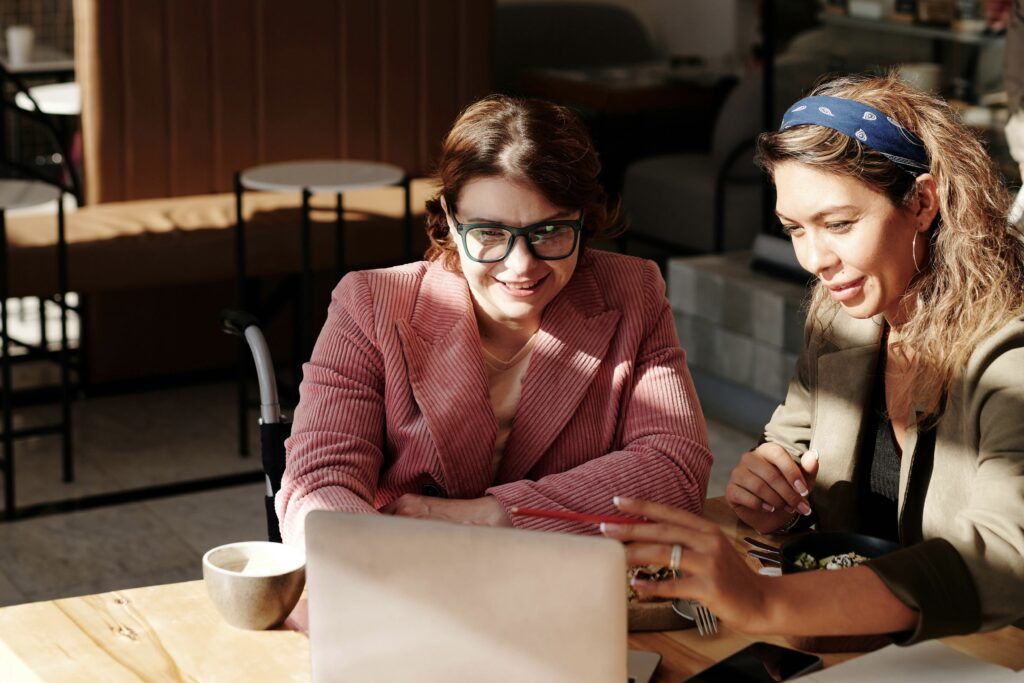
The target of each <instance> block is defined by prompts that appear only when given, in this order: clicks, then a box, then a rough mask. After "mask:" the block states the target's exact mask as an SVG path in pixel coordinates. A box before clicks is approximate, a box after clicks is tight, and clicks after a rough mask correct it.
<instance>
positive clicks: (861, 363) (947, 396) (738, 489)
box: [604, 76, 1024, 644]
mask: <svg viewBox="0 0 1024 683" xmlns="http://www.w3.org/2000/svg"><path fill="white" fill-rule="evenodd" d="M758 157H759V161H760V164H761V165H762V167H763V168H764V169H765V170H766V171H767V172H768V174H769V175H770V176H771V177H772V179H773V181H774V183H775V186H776V189H777V195H778V200H777V204H776V209H777V211H776V213H777V214H778V216H779V219H780V221H781V222H782V225H783V228H784V229H785V231H786V232H788V233H789V234H790V236H791V237H792V241H793V248H794V249H795V251H796V256H797V258H798V259H799V261H800V264H801V265H802V266H803V267H804V268H805V269H806V270H807V271H809V272H810V273H812V274H813V275H814V276H815V277H816V278H817V281H818V282H817V285H816V286H815V291H814V294H813V298H812V301H811V304H810V311H809V315H808V322H807V328H806V348H805V351H804V352H803V354H802V355H801V357H800V360H799V362H798V365H797V368H796V372H795V375H794V378H793V380H792V381H791V383H790V386H789V392H788V394H787V396H786V400H785V403H783V404H782V405H781V406H779V407H778V409H777V410H776V411H775V414H774V415H773V416H772V419H771V421H770V422H769V423H768V425H767V426H766V427H765V430H764V436H763V439H762V444H761V445H760V446H758V447H757V448H756V449H755V450H753V451H751V452H749V453H745V454H744V455H743V457H742V460H741V462H740V464H739V465H738V466H737V467H736V469H735V470H734V471H733V473H732V476H731V478H730V481H729V484H728V486H727V488H726V499H727V501H728V502H729V504H730V505H731V506H732V508H733V509H734V510H735V512H736V514H737V515H738V516H739V517H740V519H742V520H743V521H745V522H746V523H748V524H750V525H751V526H753V527H754V528H755V529H757V530H758V531H760V532H762V533H787V532H793V531H799V530H804V529H807V528H809V527H810V526H811V524H813V523H814V522H815V521H816V522H817V528H818V529H819V530H823V531H854V532H861V533H867V534H870V535H873V536H880V537H884V538H889V539H892V540H894V541H897V542H898V543H899V545H900V546H901V548H900V549H899V550H897V551H895V552H892V553H890V554H888V555H886V556H884V557H882V558H878V559H876V560H872V561H871V562H869V563H866V564H865V565H863V566H857V567H853V568H850V569H844V570H842V571H820V572H805V573H801V574H794V575H787V576H783V577H779V578H774V577H765V576H760V575H758V574H755V573H754V572H753V571H752V570H751V569H750V568H749V567H748V565H747V564H746V563H745V561H744V560H743V559H742V558H741V557H740V555H739V554H738V553H737V552H736V551H735V550H734V549H733V548H732V546H731V545H730V543H728V542H727V541H726V539H725V537H724V536H723V535H722V533H721V532H720V531H719V530H718V529H717V527H715V525H713V524H710V523H708V522H705V521H703V520H701V519H699V518H698V517H695V516H693V515H691V514H688V513H686V512H683V511H680V510H675V509H672V508H670V507H667V506H663V505H657V504H653V503H647V502H643V501H636V500H629V499H619V501H618V504H619V508H620V509H621V510H622V511H623V512H626V513H630V514H635V515H643V516H646V517H648V518H650V519H652V520H655V521H657V522H659V524H652V525H647V526H643V525H638V526H617V525H615V526H613V525H607V526H606V527H605V529H604V531H605V533H606V534H607V535H609V536H612V537H614V538H619V539H622V540H625V541H632V543H631V544H630V547H629V549H628V552H629V556H630V560H631V562H634V563H639V564H651V563H659V564H662V565H669V564H673V565H675V566H673V567H672V568H673V569H677V570H680V571H681V576H682V577H683V578H679V579H677V580H674V581H666V582H662V583H657V584H654V583H645V584H643V585H640V586H638V587H637V588H638V590H639V592H640V593H641V594H642V595H658V596H673V597H683V598H690V599H695V600H699V601H701V602H703V603H704V604H705V605H707V607H709V608H710V610H711V611H712V612H713V613H716V614H717V615H718V616H719V617H721V618H722V619H723V620H724V621H726V622H727V623H729V624H731V625H733V626H735V627H736V628H739V629H741V630H745V631H749V632H753V633H775V634H783V635H792V636H829V635H863V634H890V635H891V636H892V637H893V638H894V639H895V640H896V641H897V642H900V643H903V644H906V643H912V642H917V641H920V640H924V639H928V638H938V637H943V636H948V635H953V634H962V633H971V632H974V631H979V630H989V629H994V628H998V627H1000V626H1004V625H1006V624H1010V623H1014V622H1019V621H1020V620H1021V619H1022V617H1024V242H1022V240H1021V238H1020V235H1019V234H1017V233H1016V232H1015V231H1014V230H1013V229H1012V228H1010V227H1009V226H1008V225H1007V221H1006V212H1007V208H1008V207H1009V195H1008V193H1007V191H1006V190H1005V189H1004V187H1003V186H1002V185H1001V183H1000V181H999V179H998V177H997V176H996V174H995V172H994V170H993V166H992V164H991V162H990V160H989V158H988V156H987V155H986V153H985V149H984V147H983V146H982V145H981V143H980V142H979V141H978V140H977V139H976V138H975V136H974V135H973V134H971V133H970V132H969V131H968V130H967V129H966V128H965V127H964V126H963V125H962V124H960V123H959V122H958V121H957V119H956V117H955V116H954V114H953V113H952V112H951V111H950V109H949V107H948V106H947V105H946V104H945V103H944V102H943V101H941V100H940V99H938V98H935V97H932V96H929V95H925V94H923V93H920V92H918V91H915V90H913V89H911V88H909V87H907V86H906V85H903V84H901V83H900V82H898V81H897V80H896V79H895V78H894V77H891V76H890V77H878V78H862V77H858V78H854V77H847V78H840V79H836V80H833V81H831V82H828V83H826V84H824V85H822V86H820V87H818V88H816V89H815V91H814V92H813V94H812V96H811V97H807V98H805V99H803V100H800V101H799V102H797V103H795V104H794V105H792V106H791V107H790V108H789V109H788V110H787V112H786V114H785V116H784V118H783V122H782V126H781V128H780V130H779V131H777V132H772V133H765V134H762V135H761V137H760V139H759V141H758Z"/></svg>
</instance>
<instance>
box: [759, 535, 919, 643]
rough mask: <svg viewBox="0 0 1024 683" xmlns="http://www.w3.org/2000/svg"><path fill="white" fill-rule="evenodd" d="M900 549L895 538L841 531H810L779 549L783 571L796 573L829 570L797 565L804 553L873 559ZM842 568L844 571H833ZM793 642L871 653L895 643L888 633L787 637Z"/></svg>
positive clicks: (814, 555) (820, 556) (818, 557)
mask: <svg viewBox="0 0 1024 683" xmlns="http://www.w3.org/2000/svg"><path fill="white" fill-rule="evenodd" d="M898 548H899V545H897V544H896V543H893V542H892V541H886V540H884V539H881V538H875V537H874V536H865V535H864V534H847V533H840V532H821V533H809V534H804V535H803V536H798V537H796V538H794V539H791V540H789V541H786V542H785V543H783V544H782V547H780V548H779V552H780V553H781V554H782V573H783V574H795V573H797V572H806V571H828V570H820V569H813V570H812V569H804V568H803V567H800V566H799V565H797V564H796V558H797V557H798V556H799V555H800V553H809V554H810V555H811V556H812V557H814V558H815V559H817V560H820V559H822V558H824V557H828V556H829V555H838V554H840V553H848V552H855V553H857V554H858V555H863V556H864V557H867V558H870V559H873V558H876V557H881V556H882V555H885V554H886V553H891V552H892V551H894V550H896V549H898ZM833 571H842V570H833ZM786 640H788V641H789V644H790V645H792V646H793V647H795V648H797V649H799V650H807V651H809V652H870V651H871V650H877V649H878V648H880V647H884V646H886V645H889V644H890V643H892V639H891V638H890V637H889V636H887V635H875V636H792V637H788V638H786Z"/></svg>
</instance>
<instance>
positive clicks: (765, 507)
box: [761, 503, 775, 512]
mask: <svg viewBox="0 0 1024 683" xmlns="http://www.w3.org/2000/svg"><path fill="white" fill-rule="evenodd" d="M761 509H762V510H764V511H765V512H775V506H774V505H769V504H768V503H761Z"/></svg>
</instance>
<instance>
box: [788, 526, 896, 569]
mask: <svg viewBox="0 0 1024 683" xmlns="http://www.w3.org/2000/svg"><path fill="white" fill-rule="evenodd" d="M898 548H899V545H897V544H896V543H893V542H892V541H886V540H884V539H881V538H875V537H874V536H865V535H864V534H847V533H841V532H821V533H810V534H804V535H803V536H798V537H796V538H794V539H791V540H789V541H786V542H785V543H783V544H782V547H781V548H779V552H780V553H781V554H782V573H783V574H795V573H797V572H804V571H817V570H808V569H804V568H803V567H801V566H799V565H797V564H796V558H797V557H799V556H800V554H801V553H808V554H809V555H811V557H813V558H815V559H816V560H820V559H822V558H825V557H828V556H829V555H839V554H841V553H849V552H854V553H857V554H858V555H863V556H864V557H867V558H869V559H874V558H876V557H881V556H882V555H885V554H887V553H891V552H892V551H894V550H896V549H898Z"/></svg>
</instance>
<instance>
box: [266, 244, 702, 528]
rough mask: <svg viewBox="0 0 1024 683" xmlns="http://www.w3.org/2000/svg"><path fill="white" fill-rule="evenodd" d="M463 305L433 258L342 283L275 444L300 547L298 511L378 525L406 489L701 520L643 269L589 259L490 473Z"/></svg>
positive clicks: (463, 287)
mask: <svg viewBox="0 0 1024 683" xmlns="http://www.w3.org/2000/svg"><path fill="white" fill-rule="evenodd" d="M470 297H471V295H470V291H469V286H468V284H467V283H466V280H465V278H464V277H463V276H462V275H461V274H458V273H452V272H450V271H447V270H445V269H444V267H443V266H442V264H441V262H440V261H435V262H419V263H412V264H408V265H404V266H399V267H395V268H388V269H383V270H369V271H360V272H353V273H349V274H348V275H346V276H345V277H344V278H343V279H342V281H341V282H340V283H339V284H338V286H337V288H336V289H335V290H334V294H333V297H332V301H331V305H330V309H329V312H328V318H327V322H326V324H325V325H324V328H323V330H322V331H321V333H320V337H319V338H318V339H317V342H316V346H315V348H314V349H313V356H312V358H311V359H310V361H309V363H307V364H306V365H305V366H304V369H303V379H302V384H301V387H300V401H299V405H298V407H297V408H296V410H295V419H294V425H293V429H292V435H291V437H290V438H289V439H288V441H287V466H286V469H285V473H284V479H283V482H282V487H281V491H280V492H279V493H278V495H277V500H276V503H277V512H278V516H279V518H280V519H281V530H282V535H283V537H284V539H285V541H286V542H290V543H302V539H303V537H304V535H303V523H304V519H305V517H306V514H307V513H309V512H310V511H311V510H316V509H322V508H326V509H334V510H345V511H359V512H375V511H376V510H378V509H379V508H381V507H383V506H384V505H387V504H388V503H389V502H391V501H392V500H394V499H395V498H398V497H399V496H401V495H402V494H404V493H418V494H423V493H427V494H433V495H443V496H447V497H450V498H477V497H479V496H482V495H485V494H490V495H493V496H495V497H497V498H498V500H499V501H500V502H501V503H502V504H503V505H504V506H505V507H506V508H508V507H509V506H510V505H521V506H530V507H539V508H559V509H571V510H577V511H582V512H591V513H611V512H613V511H614V508H613V506H612V496H614V495H626V496H634V497H639V498H646V499H650V500H655V501H661V502H665V503H671V504H673V505H678V506H681V507H684V508H686V509H688V510H692V511H694V512H699V511H700V510H701V508H702V504H703V500H704V494H705V491H706V489H707V481H708V474H709V471H710V469H711V452H710V451H709V449H708V440H707V431H706V427H705V424H704V419H703V416H702V414H701V410H700V405H699V404H698V402H697V397H696V394H695V392H694V388H693V382H692V380H691V378H690V374H689V371H688V370H687V368H686V361H685V355H684V352H683V350H682V349H681V348H680V347H679V340H678V338H677V336H676V329H675V324H674V320H673V316H672V312H671V309H670V308H669V304H668V301H667V299H666V298H665V284H664V281H663V280H662V277H661V274H660V273H659V272H658V269H657V267H656V266H655V264H654V263H652V262H650V261H645V260H642V259H638V258H633V257H629V256H622V255H619V254H612V253H606V252H599V251H589V250H588V251H586V252H585V254H584V256H583V258H581V260H580V263H579V264H578V265H577V268H576V272H575V273H574V274H573V276H572V278H571V279H570V280H569V282H568V283H567V284H566V286H565V288H564V289H563V290H562V291H561V292H559V293H558V295H557V296H556V297H555V298H554V299H553V300H552V301H551V303H550V304H548V306H547V308H546V309H545V311H544V313H543V316H542V321H541V327H540V330H539V331H538V333H537V334H538V335H539V336H538V337H537V340H536V343H535V346H534V351H533V355H532V357H531V359H530V364H529V366H528V368H527V370H526V374H525V376H524V378H523V388H522V395H521V398H520V401H519V406H518V410H517V412H516V416H515V420H514V422H513V425H512V430H511V433H510V434H509V438H508V442H507V444H506V447H505V452H504V455H503V458H502V460H501V463H500V466H499V468H498V472H497V476H496V477H494V476H492V460H491V450H492V446H493V444H494V439H495V436H496V434H497V422H496V420H495V418H494V413H493V411H492V410H491V404H490V400H489V398H488V386H487V376H486V373H485V369H484V362H483V358H482V355H481V350H480V335H479V331H478V328H477V323H476V318H475V314H474V310H473V305H472V300H471V298H470ZM512 522H513V524H515V525H516V526H518V527H525V528H534V529H550V530H560V531H574V532H580V533H593V532H595V531H596V529H595V528H594V527H593V526H590V525H584V524H580V523H576V522H561V521H553V520H545V519H535V518H526V517H513V518H512Z"/></svg>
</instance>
